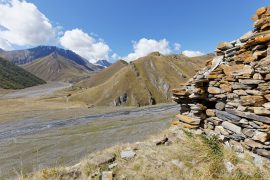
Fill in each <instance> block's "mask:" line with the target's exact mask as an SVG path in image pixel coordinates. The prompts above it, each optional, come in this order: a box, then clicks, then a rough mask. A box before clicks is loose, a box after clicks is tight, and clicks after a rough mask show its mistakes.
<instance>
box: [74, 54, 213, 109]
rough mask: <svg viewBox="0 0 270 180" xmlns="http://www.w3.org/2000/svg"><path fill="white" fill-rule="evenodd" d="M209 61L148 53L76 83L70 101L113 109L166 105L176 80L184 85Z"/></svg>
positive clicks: (200, 58) (207, 58)
mask: <svg viewBox="0 0 270 180" xmlns="http://www.w3.org/2000/svg"><path fill="white" fill-rule="evenodd" d="M211 58H212V55H206V56H202V57H196V58H188V57H186V56H184V55H168V56H164V55H162V54H160V53H152V54H150V55H148V56H146V57H142V58H139V59H138V60H135V61H133V62H131V63H130V64H127V63H124V62H123V61H119V62H118V63H116V64H113V65H112V66H110V67H109V68H107V69H105V70H103V71H101V72H99V73H98V74H97V75H96V76H95V77H92V79H91V78H89V79H86V80H84V81H82V82H80V83H78V84H77V85H76V87H77V90H75V91H74V92H72V93H71V94H72V96H71V97H70V100H74V101H81V102H85V103H86V104H94V105H117V106H118V105H135V106H144V105H150V104H156V103H162V102H170V101H171V91H170V90H171V89H172V88H174V87H177V86H178V85H179V84H178V80H179V78H180V79H181V81H182V82H185V81H186V80H187V79H189V78H190V77H192V76H193V75H194V74H195V72H196V69H200V68H201V67H203V65H204V64H205V62H206V61H207V60H209V59H211ZM108 74H109V75H108ZM78 89H79V90H78Z"/></svg>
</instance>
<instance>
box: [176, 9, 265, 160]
mask: <svg viewBox="0 0 270 180" xmlns="http://www.w3.org/2000/svg"><path fill="white" fill-rule="evenodd" d="M253 20H254V29H253V31H250V32H248V33H246V34H245V35H243V36H242V37H241V38H239V39H237V40H235V41H232V42H222V43H220V44H219V45H218V47H217V50H216V54H217V55H218V56H217V57H216V58H214V60H213V61H212V62H209V64H208V66H207V67H206V68H204V69H203V70H201V71H199V72H198V73H197V74H196V75H195V76H194V77H193V78H192V79H190V81H189V82H188V83H187V84H186V85H185V86H183V87H182V88H180V89H175V90H173V92H174V99H175V101H176V102H178V103H179V104H180V106H181V109H180V113H181V114H178V115H177V116H176V118H177V120H176V122H175V124H176V125H178V126H181V127H184V128H189V129H200V130H199V131H201V132H202V131H203V132H204V133H205V134H207V135H216V136H217V137H218V138H219V139H220V140H221V141H222V142H224V143H225V144H226V145H227V146H229V147H231V148H232V149H233V150H235V151H236V152H238V153H243V152H245V151H248V150H250V151H252V152H254V153H256V154H258V155H260V156H263V157H266V158H270V54H269V52H270V31H269V30H270V7H263V8H260V9H258V10H257V11H256V15H255V16H253ZM254 157H256V156H255V155H254Z"/></svg>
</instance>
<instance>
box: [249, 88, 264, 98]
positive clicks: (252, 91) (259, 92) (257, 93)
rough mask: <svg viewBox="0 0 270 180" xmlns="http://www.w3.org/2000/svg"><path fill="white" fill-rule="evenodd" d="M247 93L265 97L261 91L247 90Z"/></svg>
mask: <svg viewBox="0 0 270 180" xmlns="http://www.w3.org/2000/svg"><path fill="white" fill-rule="evenodd" d="M246 92H247V93H248V94H251V95H259V96H261V95H263V93H262V92H261V91H258V90H254V89H252V90H250V89H248V90H246Z"/></svg>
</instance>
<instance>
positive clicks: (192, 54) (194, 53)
mask: <svg viewBox="0 0 270 180" xmlns="http://www.w3.org/2000/svg"><path fill="white" fill-rule="evenodd" d="M182 53H183V54H184V55H185V56H187V57H196V56H202V55H204V53H203V52H201V51H191V50H185V51H183V52H182Z"/></svg>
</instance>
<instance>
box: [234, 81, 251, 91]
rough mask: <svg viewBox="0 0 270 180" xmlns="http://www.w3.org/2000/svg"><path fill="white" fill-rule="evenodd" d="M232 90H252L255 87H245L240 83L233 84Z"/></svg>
mask: <svg viewBox="0 0 270 180" xmlns="http://www.w3.org/2000/svg"><path fill="white" fill-rule="evenodd" d="M232 88H233V89H240V90H246V89H252V88H253V85H245V84H242V83H239V82H233V83H232Z"/></svg>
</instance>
